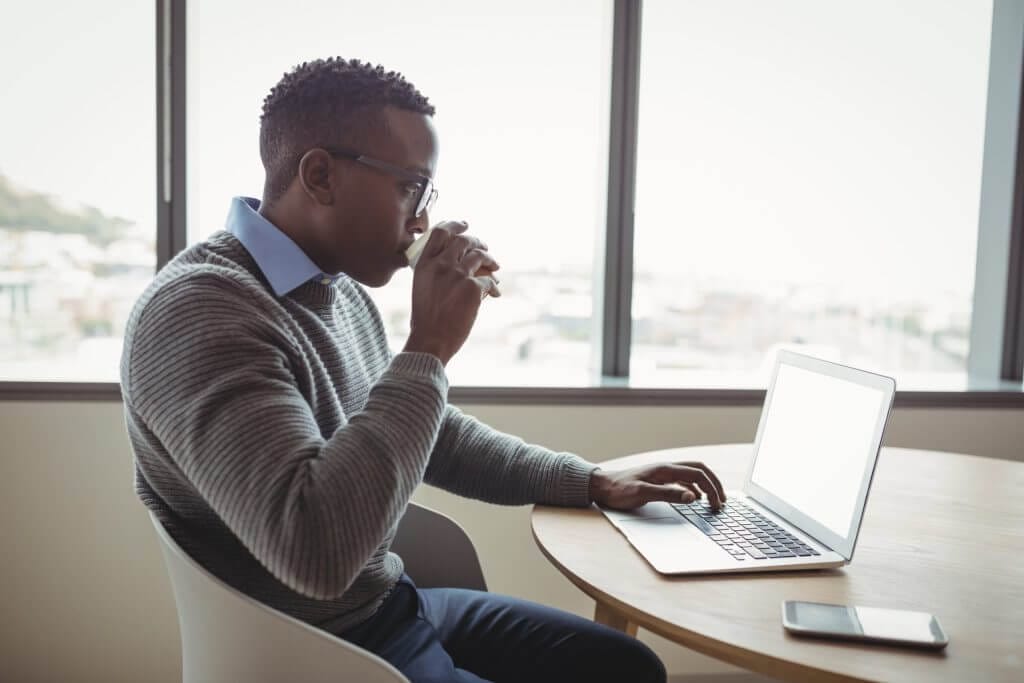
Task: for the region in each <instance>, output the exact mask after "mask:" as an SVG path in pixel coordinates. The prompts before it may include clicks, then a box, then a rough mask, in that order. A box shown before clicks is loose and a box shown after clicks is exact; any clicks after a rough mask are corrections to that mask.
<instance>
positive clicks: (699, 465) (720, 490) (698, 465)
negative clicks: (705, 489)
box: [677, 462, 725, 501]
mask: <svg viewBox="0 0 1024 683" xmlns="http://www.w3.org/2000/svg"><path fill="white" fill-rule="evenodd" d="M677 464H679V465H683V466H685V467H696V468H697V469H700V470H703V471H704V473H705V474H707V475H708V478H709V479H710V480H711V482H712V483H713V484H714V485H715V488H716V489H717V490H718V495H719V496H721V497H722V500H723V501H724V500H725V487H724V486H722V482H721V480H720V479H719V478H718V475H716V474H715V473H714V472H712V471H711V468H710V467H708V466H707V465H705V464H704V463H702V462H681V463H677Z"/></svg>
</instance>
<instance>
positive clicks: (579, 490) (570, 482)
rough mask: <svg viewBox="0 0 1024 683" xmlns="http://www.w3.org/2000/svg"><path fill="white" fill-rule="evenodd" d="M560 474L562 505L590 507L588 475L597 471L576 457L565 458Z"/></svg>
mask: <svg viewBox="0 0 1024 683" xmlns="http://www.w3.org/2000/svg"><path fill="white" fill-rule="evenodd" d="M563 467H564V470H563V473H562V477H563V479H562V482H563V483H562V496H563V499H562V505H566V506H572V507H587V506H588V505H590V475H592V474H593V473H594V471H595V470H597V469H598V466H597V465H594V464H593V463H589V462H587V461H586V460H584V459H583V458H581V457H579V456H576V455H569V457H568V458H566V462H565V465H564V466H563Z"/></svg>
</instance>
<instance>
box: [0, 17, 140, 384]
mask: <svg viewBox="0 0 1024 683" xmlns="http://www.w3.org/2000/svg"><path fill="white" fill-rule="evenodd" d="M16 14H17V20H15V21H4V22H2V23H0V83H3V102H4V104H3V126H0V150H3V154H2V156H0V380H7V381H12V380H13V381H17V380H22V381H29V380H31V381H99V382H116V381H117V379H118V361H119V358H120V353H121V340H122V336H123V332H124V325H125V321H126V319H127V316H128V313H129V311H130V310H131V307H132V305H133V304H134V302H135V299H136V298H137V297H138V295H139V294H140V293H141V291H142V289H143V288H144V287H145V285H146V284H147V283H148V282H149V281H150V279H152V277H153V273H154V270H155V267H156V246H155V238H156V209H155V206H156V197H155V188H156V157H155V149H154V144H153V140H154V136H155V130H156V122H155V121H156V119H155V116H156V115H155V102H154V99H153V93H154V90H155V84H154V78H155V76H154V63H153V60H154V54H155V45H154V33H153V22H154V9H153V5H151V4H147V3H138V2H131V1H130V0H104V1H102V2H88V3H70V2H69V3H61V6H60V9H59V11H55V10H54V7H53V6H52V5H51V4H36V3H21V4H19V6H18V9H17V11H16ZM97 46H105V48H104V49H97ZM115 47H116V49H115Z"/></svg>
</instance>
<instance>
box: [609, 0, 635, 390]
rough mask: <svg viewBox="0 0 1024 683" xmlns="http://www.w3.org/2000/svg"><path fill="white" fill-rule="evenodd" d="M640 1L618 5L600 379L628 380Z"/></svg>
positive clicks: (617, 0)
mask: <svg viewBox="0 0 1024 683" xmlns="http://www.w3.org/2000/svg"><path fill="white" fill-rule="evenodd" d="M641 9H642V6H641V0H615V19H614V25H613V28H612V92H611V118H610V126H609V129H610V139H609V147H608V214H607V223H606V225H607V232H606V238H605V264H604V265H605V267H604V298H603V311H602V314H603V317H602V345H601V373H602V374H603V375H604V376H606V377H628V376H629V352H630V342H631V338H632V331H633V319H632V309H633V300H632V299H633V202H634V196H635V188H636V142H637V112H638V100H639V84H640V21H641Z"/></svg>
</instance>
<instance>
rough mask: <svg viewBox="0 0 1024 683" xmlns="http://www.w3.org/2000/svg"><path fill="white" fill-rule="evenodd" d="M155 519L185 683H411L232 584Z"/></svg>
mask: <svg viewBox="0 0 1024 683" xmlns="http://www.w3.org/2000/svg"><path fill="white" fill-rule="evenodd" d="M150 517H151V519H152V521H153V526H154V527H156V533H157V536H158V537H159V538H160V541H161V543H160V546H161V549H162V550H163V553H164V560H165V561H166V563H167V572H168V574H170V577H171V586H172V588H173V589H174V601H175V603H176V604H177V606H178V625H179V627H180V629H181V668H182V672H181V673H182V676H181V677H182V681H183V683H219V682H221V681H225V682H228V681H246V683H279V682H280V681H303V682H308V683H338V682H339V681H353V682H355V681H359V682H360V683H362V682H365V683H408V681H409V679H407V678H406V677H405V676H403V675H402V673H401V672H400V671H399V670H398V669H396V668H395V667H393V666H391V665H390V664H388V663H387V662H386V661H384V660H383V659H381V658H380V657H377V656H376V655H374V654H372V653H370V652H367V651H366V650H363V649H362V648H359V647H356V646H355V645H352V644H351V643H347V642H345V641H344V640H341V639H340V638H337V637H335V636H332V635H331V634H329V633H327V632H326V631H322V630H320V629H318V628H314V627H313V626H310V625H309V624H306V623H304V622H302V621H299V620H298V619H295V618H293V617H290V616H288V615H287V614H284V613H283V612H280V611H278V610H275V609H273V608H271V607H268V606H266V605H264V604H263V603H261V602H258V601H256V600H253V599H252V598H250V597H249V596H248V595H245V594H244V593H242V592H240V591H238V590H235V589H234V588H232V587H231V586H229V585H227V584H226V583H224V582H223V581H221V580H220V579H218V578H217V577H216V576H214V575H213V574H210V573H209V572H208V571H206V569H204V568H203V567H202V566H201V565H200V564H199V563H197V562H196V561H195V560H193V559H192V558H191V557H189V555H188V554H187V553H186V552H185V551H184V550H182V549H181V547H180V546H179V545H178V544H177V543H176V542H175V541H174V539H173V538H171V536H170V534H168V533H167V530H166V529H164V528H163V525H162V524H160V520H158V519H157V518H156V517H155V516H154V515H152V514H151V515H150Z"/></svg>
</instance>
